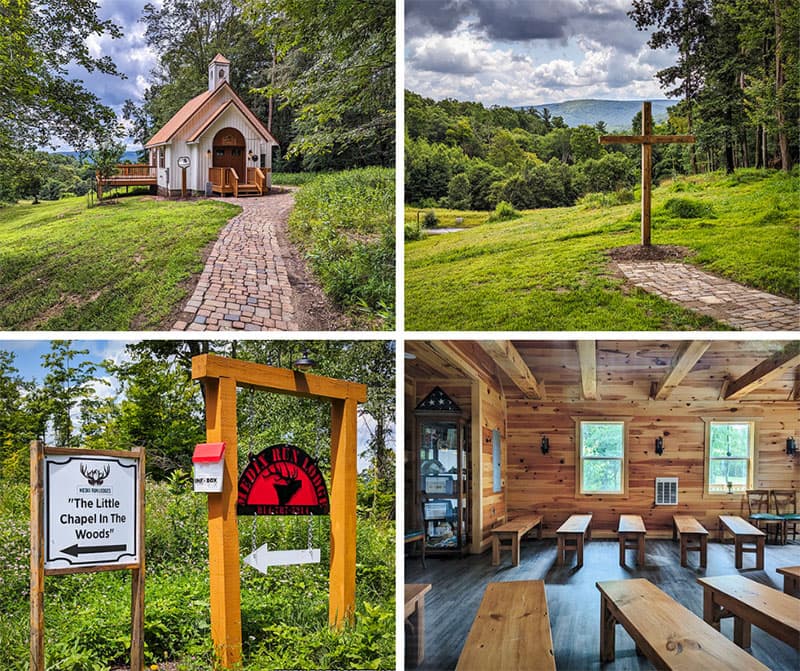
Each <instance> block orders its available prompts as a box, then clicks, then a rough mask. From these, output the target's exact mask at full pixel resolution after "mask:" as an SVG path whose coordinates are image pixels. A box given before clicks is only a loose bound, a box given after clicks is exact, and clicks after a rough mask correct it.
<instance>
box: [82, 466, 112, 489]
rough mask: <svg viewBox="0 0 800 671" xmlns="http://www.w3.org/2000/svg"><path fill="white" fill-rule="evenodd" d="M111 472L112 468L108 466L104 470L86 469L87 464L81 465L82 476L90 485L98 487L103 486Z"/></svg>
mask: <svg viewBox="0 0 800 671" xmlns="http://www.w3.org/2000/svg"><path fill="white" fill-rule="evenodd" d="M110 472H111V467H110V466H109V465H108V464H106V465H105V467H104V468H103V470H102V471H101V470H100V469H99V468H92V469H91V470H90V469H88V468H86V464H81V475H82V476H83V477H84V478H86V481H87V482H88V483H89V484H90V485H97V486H98V487H99V486H100V485H102V484H103V482H104V481H105V479H106V478H107V477H108V474H109V473H110Z"/></svg>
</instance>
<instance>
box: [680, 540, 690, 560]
mask: <svg viewBox="0 0 800 671" xmlns="http://www.w3.org/2000/svg"><path fill="white" fill-rule="evenodd" d="M687 540H688V538H687V537H686V534H681V566H686V565H687V561H686V554H687V552H688V550H689V548H687V547H686V545H687Z"/></svg>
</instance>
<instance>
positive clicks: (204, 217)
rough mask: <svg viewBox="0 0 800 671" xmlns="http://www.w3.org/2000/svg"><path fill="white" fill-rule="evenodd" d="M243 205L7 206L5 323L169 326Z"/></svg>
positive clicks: (2, 238)
mask: <svg viewBox="0 0 800 671" xmlns="http://www.w3.org/2000/svg"><path fill="white" fill-rule="evenodd" d="M237 212H239V208H238V207H236V206H233V205H228V204H225V203H220V202H215V201H207V200H202V201H193V202H174V201H170V202H165V201H156V200H153V199H152V198H149V197H147V196H144V197H138V196H135V197H130V198H120V199H119V200H118V201H117V202H116V203H115V204H109V205H102V206H96V207H93V208H90V209H89V208H87V204H86V199H85V198H82V197H78V198H67V199H64V200H59V201H54V202H42V203H40V204H38V205H31V204H30V203H21V204H18V205H12V206H9V207H5V208H2V209H0V330H39V329H44V330H87V331H89V330H140V329H158V328H168V327H169V326H170V324H166V323H164V322H165V320H166V319H167V317H169V315H170V312H171V311H172V310H173V309H175V308H176V307H177V306H178V305H180V303H181V302H182V301H183V299H184V298H185V297H186V294H187V288H186V287H184V286H182V283H183V282H185V281H186V280H187V279H188V278H189V277H190V276H191V275H192V273H197V272H200V271H201V270H202V268H203V258H202V252H203V248H204V247H205V246H206V245H207V244H209V243H210V242H212V241H213V240H215V239H216V237H217V235H218V233H219V231H220V229H221V228H222V227H223V226H224V225H225V222H226V221H227V220H228V219H230V218H231V217H232V216H234V215H235V214H236V213H237Z"/></svg>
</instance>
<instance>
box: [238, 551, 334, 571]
mask: <svg viewBox="0 0 800 671" xmlns="http://www.w3.org/2000/svg"><path fill="white" fill-rule="evenodd" d="M244 563H245V564H248V565H249V566H252V567H253V568H254V569H256V570H257V571H261V573H266V572H267V567H268V566H288V565H290V564H319V550H311V549H308V550H273V551H272V552H270V551H269V549H268V548H267V546H266V545H262V546H261V547H260V548H258V549H257V550H256V551H255V552H251V553H250V554H249V555H247V556H246V557H245V558H244Z"/></svg>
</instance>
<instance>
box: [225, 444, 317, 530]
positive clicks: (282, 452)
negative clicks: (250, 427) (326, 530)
mask: <svg viewBox="0 0 800 671" xmlns="http://www.w3.org/2000/svg"><path fill="white" fill-rule="evenodd" d="M329 510H330V504H329V502H328V489H327V487H326V486H325V478H323V477H322V473H320V470H319V468H318V467H317V464H316V462H315V461H314V459H313V458H312V457H311V456H310V455H308V454H307V453H306V452H304V451H303V450H301V449H300V448H299V447H295V446H293V445H273V446H272V447H268V448H267V449H265V450H263V451H262V452H260V453H259V454H258V455H257V456H256V457H254V458H253V459H252V460H251V461H250V463H249V464H247V467H246V468H245V469H244V471H242V475H241V477H240V478H239V497H238V500H237V505H236V512H237V513H238V514H239V515H312V514H313V515H327V514H328V512H329Z"/></svg>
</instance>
